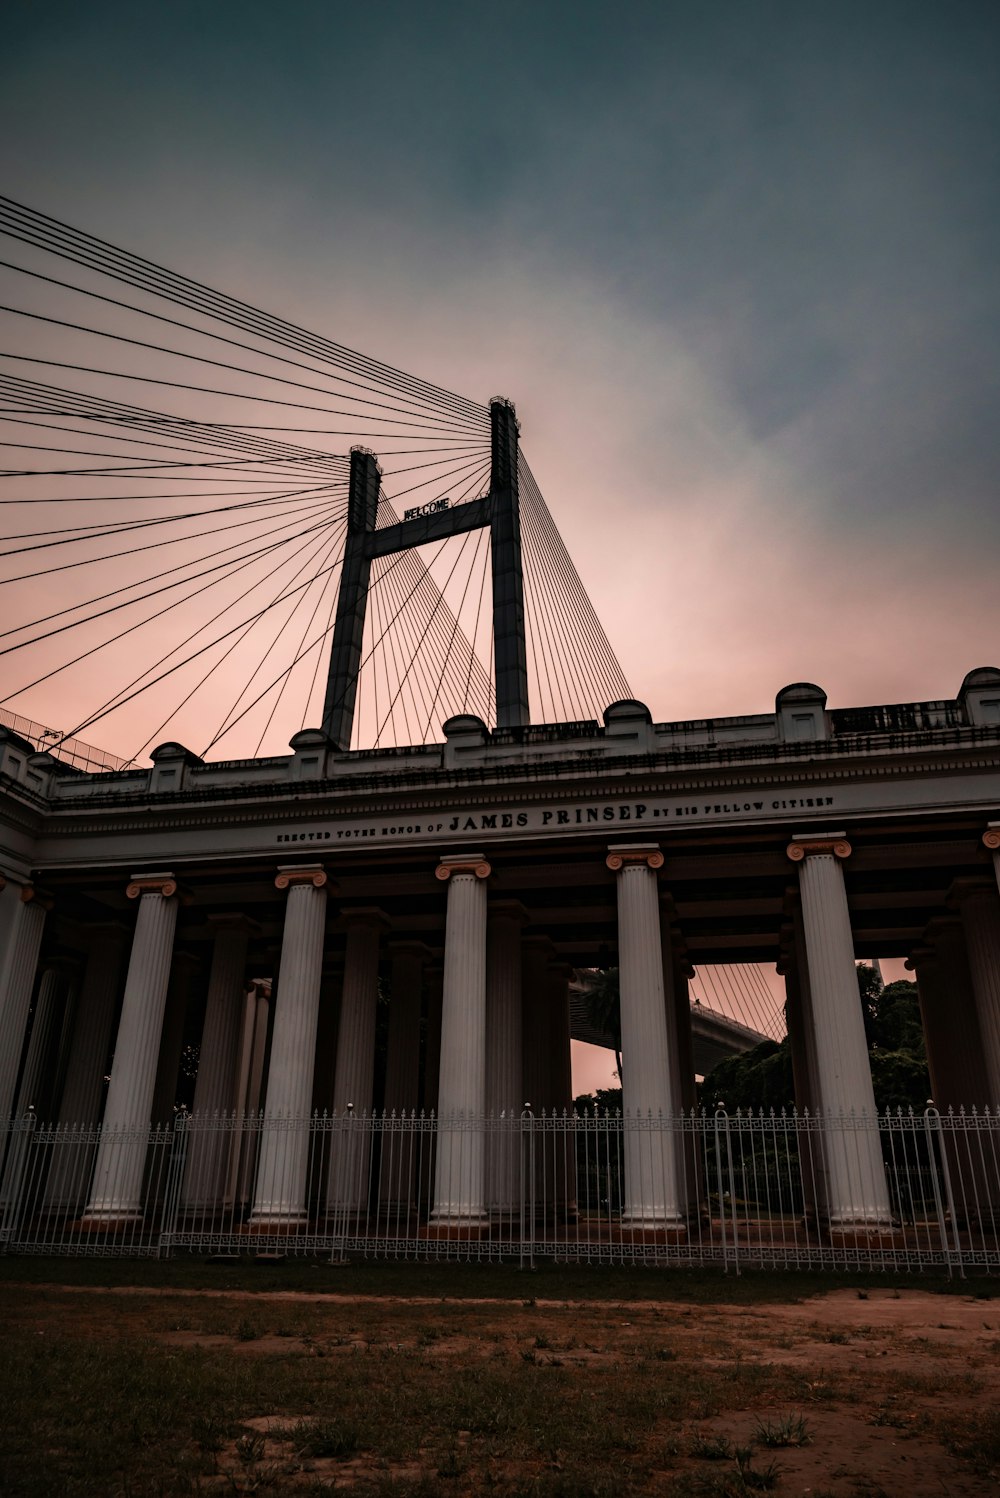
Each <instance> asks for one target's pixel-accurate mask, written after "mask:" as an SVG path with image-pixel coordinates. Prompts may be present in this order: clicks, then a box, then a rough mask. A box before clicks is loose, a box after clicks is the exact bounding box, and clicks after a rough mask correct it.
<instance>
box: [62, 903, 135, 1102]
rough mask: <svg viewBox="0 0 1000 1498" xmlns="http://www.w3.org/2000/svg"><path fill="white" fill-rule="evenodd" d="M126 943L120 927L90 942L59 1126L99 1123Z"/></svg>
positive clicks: (103, 929) (99, 932) (100, 931)
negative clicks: (61, 1124)
mask: <svg viewBox="0 0 1000 1498" xmlns="http://www.w3.org/2000/svg"><path fill="white" fill-rule="evenodd" d="M125 939H126V933H125V931H124V930H123V929H122V928H121V927H120V926H104V927H101V928H99V929H98V930H97V931H95V933H94V935H93V938H92V940H91V944H90V951H89V952H88V954H87V965H86V967H85V969H84V974H83V983H82V985H81V987H80V994H79V998H78V999H77V1005H76V1018H75V1021H74V1024H73V1039H72V1043H71V1046H70V1053H69V1064H68V1066H67V1068H66V1083H65V1086H64V1087H63V1095H62V1101H61V1103H60V1105H59V1122H60V1123H63V1124H83V1125H85V1126H86V1125H90V1124H95V1123H97V1121H98V1119H99V1118H100V1116H101V1100H102V1098H103V1096H104V1078H105V1075H106V1070H105V1069H106V1067H107V1064H108V1055H109V1052H110V1050H111V1037H112V1032H113V1028H114V1023H115V1009H116V1008H117V1004H118V992H119V987H120V984H121V971H122V964H123V962H124V960H125Z"/></svg>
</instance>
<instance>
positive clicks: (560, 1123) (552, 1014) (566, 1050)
mask: <svg viewBox="0 0 1000 1498" xmlns="http://www.w3.org/2000/svg"><path fill="white" fill-rule="evenodd" d="M572 971H573V970H572V968H571V967H570V966H569V963H567V962H564V961H563V960H562V959H561V958H559V957H556V958H555V959H554V960H553V961H552V962H550V963H549V971H548V985H547V986H548V1003H547V1006H546V1007H547V1010H548V1015H547V1018H548V1035H547V1037H546V1051H547V1054H548V1062H549V1078H550V1081H549V1088H550V1091H551V1096H552V1111H553V1114H554V1116H555V1119H556V1123H555V1125H554V1127H553V1131H552V1204H553V1207H554V1208H555V1214H556V1220H557V1221H558V1222H575V1221H576V1216H577V1207H576V1136H575V1135H574V1133H573V1131H572V1125H571V1124H570V1123H569V1122H568V1120H569V1119H570V1118H571V1117H572V1114H573V1063H572V1052H571V1050H570V1019H569V980H570V977H571V976H572Z"/></svg>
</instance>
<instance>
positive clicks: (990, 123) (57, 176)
mask: <svg viewBox="0 0 1000 1498" xmlns="http://www.w3.org/2000/svg"><path fill="white" fill-rule="evenodd" d="M998 30H1000V25H998V16H997V12H996V9H995V7H993V6H990V5H986V4H982V5H979V4H966V3H957V4H953V5H950V6H948V7H942V6H939V5H922V4H918V3H912V0H911V3H907V4H892V3H882V4H879V5H876V6H871V5H854V4H849V3H848V4H840V5H836V6H818V5H812V4H759V5H753V6H748V5H746V4H714V5H706V6H693V5H688V6H681V5H670V4H666V5H664V4H662V3H657V4H648V5H647V4H642V3H639V4H636V3H631V4H626V5H624V6H617V7H608V6H601V5H592V4H586V3H584V4H577V5H574V6H567V5H563V4H547V5H537V4H533V5H524V4H519V3H513V4H509V5H507V6H505V7H503V8H502V9H501V10H499V11H498V10H496V9H492V8H487V7H475V6H469V5H450V4H440V5H436V4H424V5H417V6H413V5H401V4H396V3H393V0H389V3H384V4H382V5H379V6H371V7H359V6H346V5H338V4H329V3H318V0H317V3H305V0H290V3H287V4H285V5H282V6H276V5H273V4H263V3H257V0H240V3H239V4H235V3H229V0H222V3H216V4H212V5H209V6H206V5H204V4H187V3H183V0H178V3H173V4H171V5H170V6H156V5H153V6H149V5H146V6H136V5H134V4H117V3H102V0H94V3H91V4H88V5H86V6H81V5H78V4H75V3H65V0H56V3H50V4H46V5H44V6H40V5H29V4H14V5H13V6H11V7H10V8H9V9H8V11H7V14H6V17H5V32H6V36H5V45H4V48H3V51H2V55H0V130H2V136H0V138H2V139H3V141H4V157H5V168H4V173H3V184H4V190H5V191H6V192H7V193H8V194H10V195H11V196H12V197H15V198H19V199H21V200H23V201H25V202H27V203H29V204H31V205H33V206H36V207H39V208H42V209H44V210H45V211H46V212H49V213H52V214H54V215H56V216H58V217H62V218H65V219H67V220H68V221H69V222H71V223H73V224H76V225H79V226H80V227H83V228H86V229H89V230H90V231H91V232H94V233H98V234H101V235H103V236H105V237H106V238H109V239H111V240H112V241H114V242H116V243H120V244H124V245H126V246H127V247H129V248H131V249H134V250H136V251H139V252H142V253H145V254H147V255H149V256H151V257H152V258H155V259H157V260H159V261H161V262H163V263H165V264H167V265H169V266H172V267H174V268H176V269H179V270H183V271H185V272H187V273H189V274H192V275H194V276H196V277H198V278H200V279H202V280H204V281H206V282H208V283H209V284H211V285H216V286H220V287H223V288H225V289H226V290H228V291H230V292H232V293H234V294H237V295H240V296H242V297H245V298H247V299H248V300H250V301H253V302H256V303H258V304H260V305H263V306H265V307H267V308H269V309H273V310H275V311H277V312H280V313H282V314H284V315H286V316H288V317H291V318H293V319H295V320H297V321H299V322H302V323H304V324H305V325H306V326H308V327H311V328H315V329H316V330H318V331H321V332H324V333H327V334H329V335H331V336H333V337H335V338H337V339H339V340H341V341H343V342H346V343H348V344H351V345H353V346H355V347H358V348H361V349H363V350H365V351H366V352H368V353H371V354H373V355H377V356H379V357H381V358H384V359H386V360H388V361H390V362H392V363H394V364H396V365H398V366H400V367H402V368H405V369H409V370H413V371H415V372H418V373H420V374H421V375H423V376H425V377H427V378H430V379H432V380H435V381H437V382H440V383H441V384H443V385H445V386H447V387H448V388H451V389H455V390H458V391H460V392H462V393H464V394H468V395H471V396H474V397H475V398H477V399H480V400H485V399H487V398H488V397H489V396H490V395H491V394H493V393H495V392H497V391H502V392H504V393H505V394H508V395H509V396H511V397H512V398H513V399H514V400H515V401H516V403H517V407H518V412H519V415H520V418H521V421H522V426H523V442H524V446H525V451H526V452H527V453H528V455H529V458H530V461H531V463H532V466H533V468H534V471H535V473H536V475H537V476H538V478H539V480H540V482H541V485H542V488H543V490H544V492H545V494H546V496H547V498H548V502H549V505H550V507H551V509H552V511H553V513H554V514H555V517H556V520H557V522H558V524H559V526H560V528H561V530H562V533H563V535H564V537H565V538H566V541H567V543H568V545H569V548H570V550H571V552H572V554H573V556H574V558H575V560H576V562H577V565H578V567H579V569H580V572H581V574H582V576H583V578H584V581H585V583H586V584H587V586H588V588H589V590H590V592H591V595H592V597H593V598H594V601H595V603H596V605H597V608H598V612H599V614H600V615H601V617H602V619H603V621H604V624H605V627H606V628H607V630H608V633H609V635H610V637H611V639H612V642H613V644H614V645H615V648H616V650H617V652H618V654H619V657H620V659H621V661H622V663H623V665H624V667H625V671H626V674H627V676H628V677H629V680H630V682H631V684H632V686H633V689H634V690H635V692H636V693H637V694H638V695H639V696H640V697H641V698H643V699H644V700H645V701H647V702H648V703H649V704H650V706H651V708H652V710H653V713H654V716H655V717H656V718H657V719H661V720H662V719H670V718H686V717H694V716H702V715H711V714H723V713H737V712H748V711H767V710H768V709H769V708H770V706H771V705H772V703H773V699H774V694H775V691H776V690H777V689H778V688H779V687H781V686H782V685H783V684H784V683H786V682H788V681H792V680H797V679H802V678H805V679H809V680H814V681H817V682H819V683H820V684H821V685H822V686H824V687H825V688H826V690H827V692H828V693H829V697H830V701H831V704H833V705H849V704H855V703H864V702H871V701H879V702H882V701H895V700H907V699H915V698H916V699H919V698H934V697H940V696H953V695H954V694H955V692H956V691H957V689H958V686H959V683H960V681H961V679H962V677H963V675H964V674H965V672H966V671H967V670H969V669H970V668H971V667H973V666H977V665H981V664H988V663H993V662H994V661H995V660H996V658H997V656H998V649H997V643H996V642H997V640H998V639H1000V589H998V587H997V573H996V565H997V541H998V538H1000V504H998V503H997V471H998V456H1000V424H998V422H997V419H996V410H997V396H998V388H997V384H998V382H997V348H998V346H1000V338H998V334H1000V327H998V282H997V266H998V264H1000V227H998V225H1000V220H998V212H997V207H998V204H997V194H998V185H1000V119H998V115H1000V52H998ZM109 731H110V730H108V731H106V732H105V734H104V736H103V739H102V737H101V735H100V734H99V733H96V732H95V733H94V735H93V737H94V738H95V741H97V742H106V743H107V746H108V747H109V748H114V747H116V745H115V744H114V743H113V742H109V741H108V733H109ZM113 737H114V735H113V734H112V738H113Z"/></svg>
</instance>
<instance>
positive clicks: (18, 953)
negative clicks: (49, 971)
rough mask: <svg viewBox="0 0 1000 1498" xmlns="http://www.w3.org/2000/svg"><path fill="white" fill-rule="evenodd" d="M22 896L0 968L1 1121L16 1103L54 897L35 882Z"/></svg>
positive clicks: (8, 896) (14, 911)
mask: <svg viewBox="0 0 1000 1498" xmlns="http://www.w3.org/2000/svg"><path fill="white" fill-rule="evenodd" d="M12 883H13V881H12ZM19 896H20V898H19V899H18V902H17V904H16V905H15V906H14V907H13V909H12V910H11V911H10V924H9V931H8V938H7V947H6V953H5V955H4V961H3V969H2V971H0V1121H5V1120H6V1119H7V1118H9V1117H10V1112H11V1108H12V1107H13V1105H14V1088H15V1087H16V1086H17V1074H18V1071H19V1070H20V1066H21V1051H22V1048H23V1046H24V1032H25V1030H26V1029H27V1026H28V1014H29V1011H30V1009H31V995H32V991H33V989H34V986H35V973H36V970H37V968H38V952H39V949H40V947H41V945H42V930H43V928H44V926H45V914H46V911H48V910H50V909H51V908H52V902H51V900H48V899H46V897H45V896H44V895H42V894H41V893H40V892H39V891H38V890H37V889H36V888H35V886H34V885H33V884H24V885H22V886H21V888H20V891H19ZM3 898H4V899H5V900H10V899H11V898H12V895H11V890H9V889H8V890H6V891H4V893H3Z"/></svg>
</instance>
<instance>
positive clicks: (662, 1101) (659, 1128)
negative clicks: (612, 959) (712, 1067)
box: [607, 844, 683, 1229]
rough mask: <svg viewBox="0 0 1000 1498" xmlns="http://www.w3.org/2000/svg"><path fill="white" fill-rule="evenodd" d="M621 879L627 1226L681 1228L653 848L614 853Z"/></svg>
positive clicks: (612, 863)
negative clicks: (665, 1120)
mask: <svg viewBox="0 0 1000 1498" xmlns="http://www.w3.org/2000/svg"><path fill="white" fill-rule="evenodd" d="M607 863H608V867H609V868H610V869H611V870H613V872H614V873H615V874H616V875H617V879H616V883H617V886H618V976H619V989H620V995H621V1023H622V1069H623V1072H624V1076H623V1077H622V1111H623V1113H624V1115H625V1117H624V1129H625V1201H624V1207H623V1212H622V1222H623V1224H624V1225H626V1226H629V1227H634V1228H638V1229H657V1228H664V1227H679V1226H680V1225H681V1224H682V1222H683V1212H682V1211H681V1206H680V1193H679V1181H678V1173H677V1158H676V1155H675V1152H674V1148H673V1140H672V1138H671V1136H670V1134H669V1132H668V1130H667V1129H665V1128H664V1126H663V1124H662V1122H661V1119H662V1117H663V1116H664V1115H669V1114H672V1113H674V1112H676V1100H675V1098H674V1095H673V1076H672V1066H671V1057H670V1042H669V1038H668V1035H667V1015H666V999H665V995H664V991H663V947H662V943H661V941H660V905H659V895H658V891H657V884H656V872H655V871H656V870H657V869H659V868H662V866H663V854H662V853H661V852H660V851H659V849H658V848H657V847H655V846H654V845H652V844H641V845H635V844H632V845H629V846H619V847H613V848H611V850H610V852H609V854H608V859H607Z"/></svg>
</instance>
